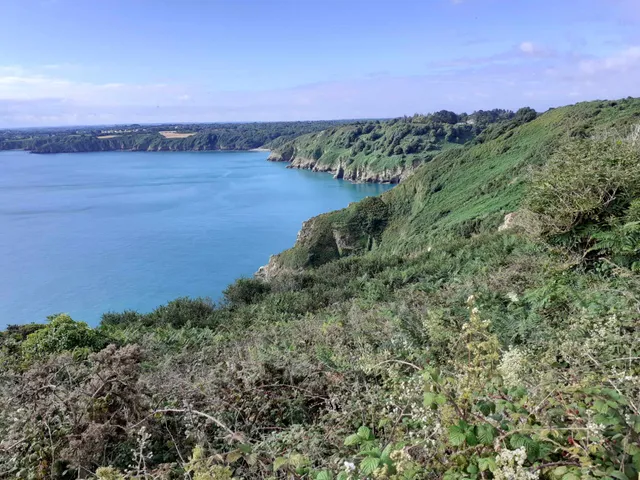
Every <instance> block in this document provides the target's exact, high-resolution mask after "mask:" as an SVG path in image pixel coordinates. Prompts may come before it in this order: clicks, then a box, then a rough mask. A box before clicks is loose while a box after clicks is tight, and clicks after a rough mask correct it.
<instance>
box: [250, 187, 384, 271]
mask: <svg viewBox="0 0 640 480" xmlns="http://www.w3.org/2000/svg"><path fill="white" fill-rule="evenodd" d="M389 218H390V212H389V208H388V206H387V204H386V203H385V202H384V200H383V199H382V198H380V197H367V198H365V199H364V200H362V201H360V202H357V203H352V204H351V205H349V206H348V207H347V208H345V209H343V210H338V211H335V212H329V213H325V214H322V215H318V216H317V217H313V218H311V219H310V220H307V221H306V222H304V223H303V224H302V228H301V230H300V231H299V232H298V237H297V239H296V243H295V245H294V246H293V248H290V249H289V250H285V251H284V252H282V253H280V254H278V255H272V256H271V257H270V258H269V263H268V264H267V265H264V266H262V267H260V269H259V270H258V271H257V272H256V274H255V275H256V277H258V278H262V279H264V280H270V279H273V278H275V277H278V276H279V275H281V274H282V273H285V272H288V273H290V272H295V271H301V270H303V269H304V268H308V267H319V266H320V265H324V264H325V263H328V262H330V261H332V260H335V259H338V258H340V257H346V256H349V255H352V254H356V253H362V252H365V251H369V250H372V249H374V248H375V247H376V246H377V245H378V243H379V242H380V238H381V236H382V233H383V231H384V229H385V228H386V226H387V223H388V221H389Z"/></svg>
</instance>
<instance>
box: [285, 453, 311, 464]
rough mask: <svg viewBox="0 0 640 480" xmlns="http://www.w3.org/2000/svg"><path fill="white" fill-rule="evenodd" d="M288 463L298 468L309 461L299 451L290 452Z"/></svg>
mask: <svg viewBox="0 0 640 480" xmlns="http://www.w3.org/2000/svg"><path fill="white" fill-rule="evenodd" d="M289 463H290V464H291V465H292V466H293V467H295V468H300V467H303V466H305V465H306V464H307V463H309V461H308V460H307V458H306V457H305V456H304V455H301V454H299V453H292V454H291V455H289Z"/></svg>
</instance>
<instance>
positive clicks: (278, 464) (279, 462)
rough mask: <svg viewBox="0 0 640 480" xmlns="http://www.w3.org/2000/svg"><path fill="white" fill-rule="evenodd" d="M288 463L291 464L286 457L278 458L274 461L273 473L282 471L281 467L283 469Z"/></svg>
mask: <svg viewBox="0 0 640 480" xmlns="http://www.w3.org/2000/svg"><path fill="white" fill-rule="evenodd" d="M287 463H289V460H287V459H286V458H285V457H276V459H275V460H274V461H273V471H274V472H277V471H278V470H280V467H283V466H284V465H286V464H287Z"/></svg>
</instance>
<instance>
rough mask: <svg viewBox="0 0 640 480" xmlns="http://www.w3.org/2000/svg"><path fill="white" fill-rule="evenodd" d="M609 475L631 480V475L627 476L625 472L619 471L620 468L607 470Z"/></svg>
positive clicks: (621, 479)
mask: <svg viewBox="0 0 640 480" xmlns="http://www.w3.org/2000/svg"><path fill="white" fill-rule="evenodd" d="M607 475H609V476H610V477H613V478H617V479H619V480H629V477H627V476H626V475H625V474H624V473H622V472H619V471H618V470H614V471H612V472H607Z"/></svg>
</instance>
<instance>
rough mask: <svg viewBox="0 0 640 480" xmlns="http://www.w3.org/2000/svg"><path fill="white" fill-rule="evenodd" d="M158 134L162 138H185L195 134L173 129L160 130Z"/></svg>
mask: <svg viewBox="0 0 640 480" xmlns="http://www.w3.org/2000/svg"><path fill="white" fill-rule="evenodd" d="M160 135H162V136H163V137H164V138H187V137H191V136H192V135H195V133H178V132H175V131H164V132H160Z"/></svg>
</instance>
